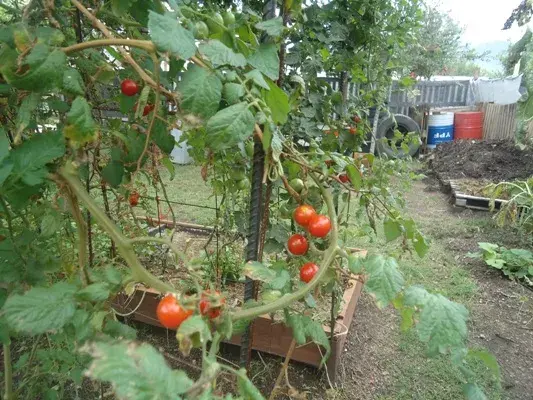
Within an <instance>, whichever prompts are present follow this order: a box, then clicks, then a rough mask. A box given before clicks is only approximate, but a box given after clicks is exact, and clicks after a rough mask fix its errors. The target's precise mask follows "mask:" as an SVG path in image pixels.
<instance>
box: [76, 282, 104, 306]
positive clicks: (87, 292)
mask: <svg viewBox="0 0 533 400" xmlns="http://www.w3.org/2000/svg"><path fill="white" fill-rule="evenodd" d="M110 294H111V291H110V290H109V285H108V284H107V282H96V283H92V284H90V285H88V286H86V287H84V288H83V289H81V290H80V291H79V292H78V293H77V296H78V298H80V299H82V300H86V301H94V302H98V301H105V300H107V299H108V297H109V295H110Z"/></svg>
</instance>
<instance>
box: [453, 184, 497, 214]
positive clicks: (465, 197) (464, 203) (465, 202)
mask: <svg viewBox="0 0 533 400" xmlns="http://www.w3.org/2000/svg"><path fill="white" fill-rule="evenodd" d="M447 185H448V186H449V187H450V189H451V193H452V196H453V198H454V204H455V205H456V206H457V207H465V208H471V209H473V210H482V211H493V210H499V209H500V208H501V206H502V205H503V204H505V203H507V200H502V199H495V200H494V209H493V208H492V207H491V206H490V202H491V199H489V198H488V197H480V196H472V195H469V194H466V193H462V192H460V189H459V185H458V184H457V183H456V182H455V181H453V180H449V181H447Z"/></svg>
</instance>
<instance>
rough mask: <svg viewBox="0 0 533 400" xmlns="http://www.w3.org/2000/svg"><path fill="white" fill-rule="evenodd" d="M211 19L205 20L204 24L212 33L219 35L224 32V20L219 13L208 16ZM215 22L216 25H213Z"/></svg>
mask: <svg viewBox="0 0 533 400" xmlns="http://www.w3.org/2000/svg"><path fill="white" fill-rule="evenodd" d="M210 17H211V18H207V19H206V20H205V22H206V23H207V26H208V27H209V30H210V31H211V32H212V33H221V32H223V31H224V18H222V15H220V14H219V13H214V14H211V15H210ZM215 22H216V23H215Z"/></svg>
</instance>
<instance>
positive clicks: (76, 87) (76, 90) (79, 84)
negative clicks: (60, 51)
mask: <svg viewBox="0 0 533 400" xmlns="http://www.w3.org/2000/svg"><path fill="white" fill-rule="evenodd" d="M63 89H64V90H65V91H66V92H67V93H70V94H78V95H80V96H83V95H84V94H85V85H84V83H83V79H82V78H81V75H80V73H79V72H78V70H77V69H74V68H68V69H67V70H66V71H65V72H64V74H63Z"/></svg>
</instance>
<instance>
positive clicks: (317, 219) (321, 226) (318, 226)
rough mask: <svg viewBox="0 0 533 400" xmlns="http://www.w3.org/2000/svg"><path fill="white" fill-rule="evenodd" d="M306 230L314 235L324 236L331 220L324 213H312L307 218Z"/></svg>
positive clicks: (327, 231)
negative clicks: (308, 218) (309, 217)
mask: <svg viewBox="0 0 533 400" xmlns="http://www.w3.org/2000/svg"><path fill="white" fill-rule="evenodd" d="M307 230H308V231H309V233H310V234H311V235H313V236H315V237H320V238H322V237H325V236H327V234H328V233H329V231H330V230H331V221H330V220H329V218H328V217H326V216H325V215H319V214H317V215H314V216H313V217H311V219H310V220H309V224H308V225H307Z"/></svg>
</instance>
